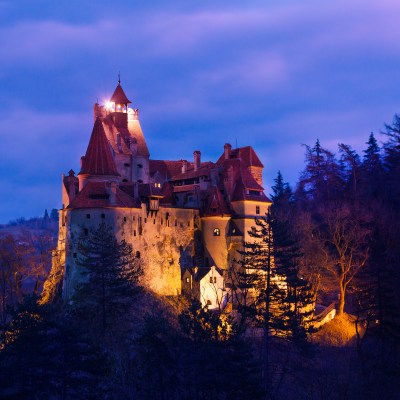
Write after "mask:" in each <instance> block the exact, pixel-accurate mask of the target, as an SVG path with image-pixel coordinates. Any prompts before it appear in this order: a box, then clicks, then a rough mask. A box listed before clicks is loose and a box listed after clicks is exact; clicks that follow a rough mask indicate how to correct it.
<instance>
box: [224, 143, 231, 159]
mask: <svg viewBox="0 0 400 400" xmlns="http://www.w3.org/2000/svg"><path fill="white" fill-rule="evenodd" d="M231 149H232V146H231V145H230V144H229V143H225V144H224V156H225V160H229V156H230V154H231Z"/></svg>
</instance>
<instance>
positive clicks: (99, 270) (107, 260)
mask: <svg viewBox="0 0 400 400" xmlns="http://www.w3.org/2000/svg"><path fill="white" fill-rule="evenodd" d="M78 265H79V266H80V268H81V274H82V276H83V278H84V279H82V283H80V285H79V286H78V288H77V290H76V293H75V295H74V296H73V309H74V310H75V311H76V312H77V314H78V315H79V316H80V317H81V318H83V320H86V321H90V323H91V324H92V325H93V326H94V328H95V329H100V331H101V332H102V333H103V334H104V333H105V332H106V331H110V330H112V329H113V328H114V327H115V324H116V323H117V321H118V319H119V317H121V316H123V315H124V314H125V313H126V312H127V311H128V310H129V308H130V306H131V304H132V301H133V300H134V296H135V294H136V293H137V291H138V282H139V278H140V276H141V274H142V268H141V264H140V259H139V258H136V257H134V255H133V251H132V247H131V246H130V245H129V244H127V243H126V242H125V241H124V240H123V241H121V242H119V241H118V240H117V239H116V237H115V236H114V234H113V232H112V230H111V229H110V228H109V227H107V226H106V225H105V224H101V225H100V226H99V227H98V229H96V230H95V231H94V232H92V233H91V234H90V236H89V237H83V238H81V240H80V243H79V257H78Z"/></svg>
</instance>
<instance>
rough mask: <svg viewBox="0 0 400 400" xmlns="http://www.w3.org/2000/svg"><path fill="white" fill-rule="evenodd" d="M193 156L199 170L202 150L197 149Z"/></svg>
mask: <svg viewBox="0 0 400 400" xmlns="http://www.w3.org/2000/svg"><path fill="white" fill-rule="evenodd" d="M193 156H194V170H195V171H197V170H198V169H199V168H200V156H201V153H200V151H199V150H195V152H194V153H193Z"/></svg>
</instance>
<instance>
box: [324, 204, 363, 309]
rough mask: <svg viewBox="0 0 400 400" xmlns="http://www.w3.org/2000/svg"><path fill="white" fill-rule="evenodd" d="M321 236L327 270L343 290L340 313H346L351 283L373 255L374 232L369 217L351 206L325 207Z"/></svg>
mask: <svg viewBox="0 0 400 400" xmlns="http://www.w3.org/2000/svg"><path fill="white" fill-rule="evenodd" d="M319 216H320V219H321V220H320V222H321V223H320V225H319V228H318V232H316V234H317V235H318V237H319V239H320V243H321V250H322V252H323V253H324V254H325V256H326V264H325V265H324V267H325V268H326V269H327V270H328V271H329V272H330V273H331V274H333V276H334V277H335V280H336V283H337V285H338V289H339V307H338V314H339V315H340V314H343V312H344V306H345V301H346V293H347V289H348V286H349V284H350V283H351V282H352V280H353V278H354V277H355V276H356V274H357V273H358V271H359V270H360V269H361V268H362V267H363V266H364V265H365V263H366V262H367V260H368V256H369V243H368V241H369V236H370V233H371V232H370V229H369V227H368V224H367V221H366V220H367V218H365V215H362V213H361V212H360V211H359V210H357V209H355V208H354V207H351V206H350V205H349V204H348V203H345V204H340V205H331V206H325V207H324V209H323V210H321V211H320V213H319Z"/></svg>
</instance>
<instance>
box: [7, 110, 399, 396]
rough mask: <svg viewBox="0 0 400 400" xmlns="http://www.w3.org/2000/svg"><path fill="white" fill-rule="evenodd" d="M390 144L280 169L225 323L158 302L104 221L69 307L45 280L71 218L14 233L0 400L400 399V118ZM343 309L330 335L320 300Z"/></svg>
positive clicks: (389, 129) (234, 274)
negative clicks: (58, 233)
mask: <svg viewBox="0 0 400 400" xmlns="http://www.w3.org/2000/svg"><path fill="white" fill-rule="evenodd" d="M381 138H382V141H381V142H378V140H377V138H376V137H375V135H374V134H373V133H371V134H370V135H369V137H366V145H365V149H364V150H363V151H362V154H358V153H357V152H356V151H355V150H354V149H352V148H351V146H349V145H346V144H343V143H340V144H338V148H337V152H336V153H333V152H332V151H330V150H328V149H326V148H324V147H323V144H322V143H320V142H319V140H317V141H316V142H315V143H314V144H312V145H304V151H305V161H304V169H303V171H302V172H301V174H300V178H299V180H298V182H297V183H296V185H295V187H293V188H292V187H291V186H290V185H289V184H288V183H287V182H285V180H284V177H282V175H281V173H278V174H277V177H276V179H275V181H274V184H273V186H272V193H271V200H272V206H271V208H270V212H269V213H268V214H267V215H265V216H263V217H261V218H259V219H257V220H255V221H254V228H253V229H252V231H251V235H252V236H253V237H254V239H255V240H254V241H252V242H248V243H245V245H244V247H243V249H242V250H240V251H239V252H238V256H237V260H236V261H235V263H234V266H233V267H232V269H231V270H230V271H229V285H230V289H231V301H230V302H229V303H228V305H227V306H225V307H221V308H220V309H219V311H215V312H214V311H213V312H211V311H209V310H208V309H207V308H202V307H201V305H200V303H199V302H197V301H196V300H194V299H186V298H184V297H183V296H182V297H181V296H179V297H170V298H160V297H156V296H155V295H154V294H152V293H150V292H148V291H146V290H145V289H144V288H143V287H141V286H140V276H141V273H142V265H141V263H140V260H138V259H137V258H135V257H134V253H135V252H134V249H132V248H131V247H130V246H129V245H128V244H126V243H125V242H124V241H122V242H119V241H118V240H117V239H116V238H115V237H114V236H113V234H112V232H111V230H110V229H109V228H108V227H107V226H105V225H100V226H99V228H98V230H97V231H95V232H93V233H92V234H91V235H90V236H89V238H86V239H85V240H82V241H81V244H80V259H79V263H80V265H81V266H82V268H83V270H84V271H85V274H86V275H87V279H86V281H85V282H84V283H82V284H81V285H80V286H79V288H78V289H77V290H76V293H75V295H74V298H73V301H71V302H69V303H68V304H66V303H65V302H63V301H62V298H61V295H60V284H58V285H52V284H51V279H50V280H49V279H48V280H47V283H45V281H46V277H47V276H48V274H49V272H50V264H51V249H52V248H54V235H55V233H54V224H53V223H52V222H51V221H53V222H54V221H55V219H56V215H54V213H53V212H52V213H51V215H50V216H49V215H48V214H47V212H46V214H47V215H46V214H45V217H44V218H43V221H45V222H43V221H42V220H41V221H36V226H35V229H34V230H33V229H25V230H24V229H21V230H20V233H19V234H18V235H16V234H7V233H2V230H0V398H4V399H92V398H93V399H197V400H203V399H204V400H206V399H271V400H277V399H311V400H314V399H315V400H317V399H321V400H330V399H332V400H333V399H378V398H382V399H397V398H399V397H400V356H399V343H400V338H399V328H400V326H399V323H400V316H399V309H400V308H399V306H400V289H399V288H400V245H399V244H400V243H399V237H400V115H395V116H394V118H393V121H392V122H391V123H390V124H386V125H385V126H384V129H383V132H381ZM21 223H23V224H25V225H26V221H25V220H23V221H16V222H14V223H13V224H14V225H18V224H20V225H21ZM23 224H22V225H23ZM25 228H26V226H25ZM31 228H32V227H31ZM49 282H50V283H49ZM332 303H334V307H335V308H336V316H335V318H334V319H333V320H332V321H330V322H328V323H327V324H326V325H324V326H322V327H321V328H319V329H316V328H315V325H314V324H313V319H314V317H315V314H314V306H315V304H319V305H324V306H329V305H330V304H332Z"/></svg>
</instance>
